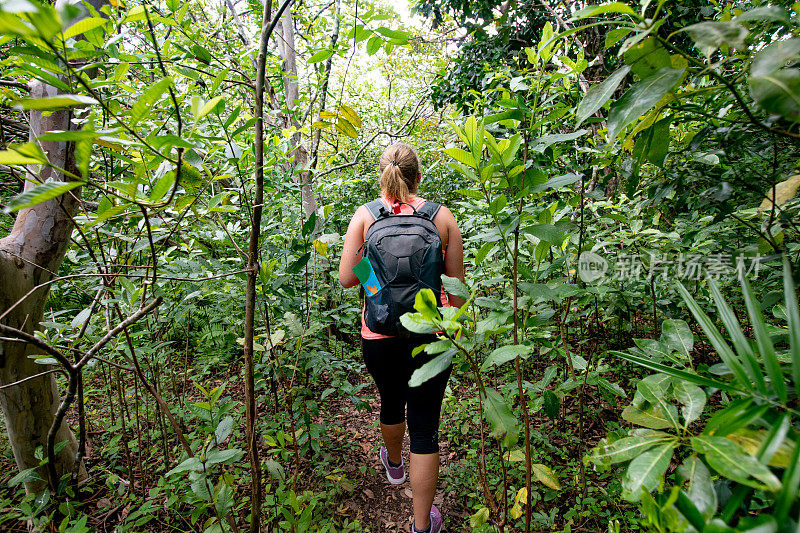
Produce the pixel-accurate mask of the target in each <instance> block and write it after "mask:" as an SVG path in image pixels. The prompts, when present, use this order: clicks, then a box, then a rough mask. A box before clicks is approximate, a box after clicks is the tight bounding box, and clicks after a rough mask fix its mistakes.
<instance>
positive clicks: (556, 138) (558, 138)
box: [531, 130, 589, 154]
mask: <svg viewBox="0 0 800 533" xmlns="http://www.w3.org/2000/svg"><path fill="white" fill-rule="evenodd" d="M588 131H589V130H578V131H575V132H572V133H551V134H549V135H542V136H541V137H539V138H538V139H536V144H534V145H533V146H532V147H531V149H532V150H533V151H534V152H539V153H540V154H541V153H544V151H545V150H547V148H548V147H550V146H551V145H553V144H555V143H560V142H565V141H574V140H575V139H577V138H578V137H582V136H583V135H585V134H586V133H587V132H588Z"/></svg>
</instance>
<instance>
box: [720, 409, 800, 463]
mask: <svg viewBox="0 0 800 533" xmlns="http://www.w3.org/2000/svg"><path fill="white" fill-rule="evenodd" d="M784 420H786V422H785V423H783V421H784ZM788 429H789V426H788V418H782V419H779V420H778V421H777V422H776V423H773V424H772V427H771V428H770V431H769V432H767V431H766V430H764V429H760V430H755V429H750V428H746V427H745V428H739V429H737V430H736V431H734V432H732V433H728V434H727V435H725V438H726V439H730V440H732V441H733V442H735V443H736V444H738V445H739V446H741V447H742V449H743V450H744V451H745V452H747V453H748V454H750V455H752V456H753V457H755V458H756V459H758V460H759V461H760V462H761V463H763V464H765V465H769V466H774V467H776V468H787V467H788V466H789V465H790V460H791V457H792V453H793V452H794V446H795V444H794V442H793V441H792V440H791V439H786V435H787V433H788Z"/></svg>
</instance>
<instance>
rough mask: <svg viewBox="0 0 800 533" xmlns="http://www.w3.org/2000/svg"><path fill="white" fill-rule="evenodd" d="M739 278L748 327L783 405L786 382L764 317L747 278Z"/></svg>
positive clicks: (785, 394)
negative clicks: (751, 329)
mask: <svg viewBox="0 0 800 533" xmlns="http://www.w3.org/2000/svg"><path fill="white" fill-rule="evenodd" d="M739 278H740V280H739V281H740V282H741V284H742V294H743V295H744V304H745V307H746V308H747V314H748V315H749V317H750V325H751V326H752V328H753V332H754V333H755V337H756V343H757V345H758V351H759V355H760V356H761V361H762V363H763V364H764V366H765V367H766V369H767V375H768V376H769V379H770V385H771V386H772V390H774V391H775V394H776V395H777V396H778V398H779V399H780V401H781V402H783V403H784V405H785V404H786V401H787V400H788V394H787V392H786V382H785V381H784V377H783V370H782V369H781V364H780V361H778V356H777V355H776V354H775V346H774V345H773V344H772V339H771V338H770V335H769V332H768V331H767V325H766V323H765V322H764V316H763V315H762V314H761V307H760V306H759V304H758V302H757V301H756V298H755V295H754V294H753V289H752V288H751V287H750V282H749V281H747V277H746V276H743V275H742V276H739Z"/></svg>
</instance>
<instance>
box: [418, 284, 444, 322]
mask: <svg viewBox="0 0 800 533" xmlns="http://www.w3.org/2000/svg"><path fill="white" fill-rule="evenodd" d="M414 309H416V310H417V312H418V313H419V314H421V315H422V317H423V318H424V319H426V320H436V319H441V315H440V314H439V309H437V307H436V295H435V294H434V293H433V291H432V290H430V289H422V290H421V291H419V292H417V295H416V296H415V297H414Z"/></svg>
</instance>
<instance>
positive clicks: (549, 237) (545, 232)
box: [522, 224, 564, 246]
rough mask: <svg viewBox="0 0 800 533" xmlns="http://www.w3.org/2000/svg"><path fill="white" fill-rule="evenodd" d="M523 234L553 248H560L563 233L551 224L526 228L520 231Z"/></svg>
mask: <svg viewBox="0 0 800 533" xmlns="http://www.w3.org/2000/svg"><path fill="white" fill-rule="evenodd" d="M522 231H523V232H525V233H530V234H531V235H533V236H535V237H537V238H539V239H540V240H542V241H547V242H549V243H550V244H553V245H555V246H561V243H563V242H564V233H562V232H561V231H560V230H559V229H558V227H556V226H554V225H553V224H536V225H534V226H527V227H525V228H523V229H522Z"/></svg>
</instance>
